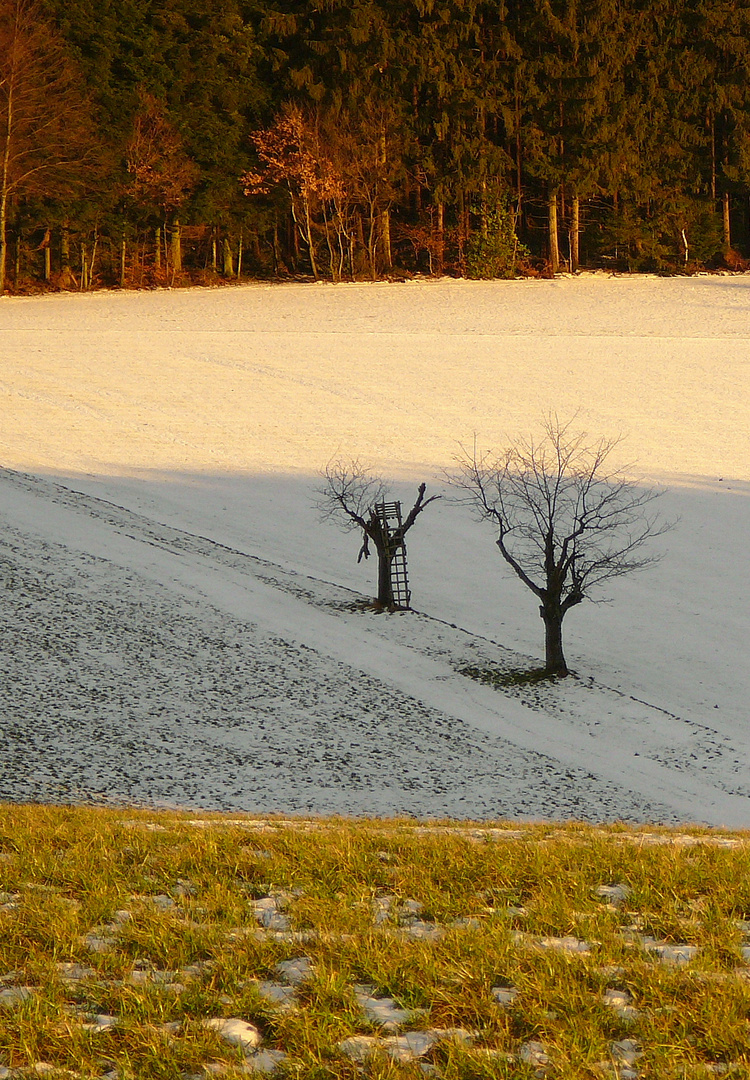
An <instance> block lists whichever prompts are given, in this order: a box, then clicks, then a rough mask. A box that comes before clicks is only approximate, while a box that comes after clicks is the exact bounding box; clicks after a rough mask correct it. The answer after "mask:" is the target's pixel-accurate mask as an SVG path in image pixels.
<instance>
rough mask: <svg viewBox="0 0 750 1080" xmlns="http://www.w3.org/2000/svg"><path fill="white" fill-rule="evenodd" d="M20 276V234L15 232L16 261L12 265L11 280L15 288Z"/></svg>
mask: <svg viewBox="0 0 750 1080" xmlns="http://www.w3.org/2000/svg"><path fill="white" fill-rule="evenodd" d="M20 277H21V234H20V233H16V261H15V266H14V267H13V282H14V285H15V287H16V288H18V282H19V279H20Z"/></svg>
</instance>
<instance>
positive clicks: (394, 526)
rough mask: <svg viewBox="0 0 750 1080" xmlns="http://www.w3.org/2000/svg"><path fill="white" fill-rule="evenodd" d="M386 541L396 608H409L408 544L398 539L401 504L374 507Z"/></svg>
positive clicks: (400, 524)
mask: <svg viewBox="0 0 750 1080" xmlns="http://www.w3.org/2000/svg"><path fill="white" fill-rule="evenodd" d="M373 509H374V511H375V514H376V516H377V518H378V520H379V522H380V527H381V529H382V531H383V536H384V537H385V539H386V551H387V553H388V557H389V559H390V565H391V595H392V596H393V603H394V606H395V607H397V608H408V607H409V604H410V602H411V592H410V590H409V576H408V574H407V571H406V544H405V543H404V540H403V538H402V539H401V541H400V542H399V541H398V539H396V537H397V536H398V534H399V533H400V532H401V526H402V521H401V503H400V502H390V503H387V502H381V503H375V506H374V507H373Z"/></svg>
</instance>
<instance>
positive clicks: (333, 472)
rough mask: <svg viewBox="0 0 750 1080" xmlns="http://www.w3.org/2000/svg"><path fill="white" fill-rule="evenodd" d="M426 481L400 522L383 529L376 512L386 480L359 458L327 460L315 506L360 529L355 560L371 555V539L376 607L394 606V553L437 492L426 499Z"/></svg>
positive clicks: (324, 514)
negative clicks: (375, 566)
mask: <svg viewBox="0 0 750 1080" xmlns="http://www.w3.org/2000/svg"><path fill="white" fill-rule="evenodd" d="M426 489H427V485H426V484H420V485H419V488H418V489H417V497H416V499H415V500H414V505H413V506H412V508H411V510H410V511H409V513H408V514H407V516H406V518H405V520H404V521H403V523H402V524H401V525H400V526H399V527H398V528H396V529H395V530H393V529H391V530H388V529H386V528H384V525H383V521H382V518H381V517H380V516H379V515H378V513H377V506H378V504H379V503H384V502H385V501H386V500H387V498H388V487H387V485H386V483H385V481H384V480H383V479H382V478H381V477H379V476H374V475H373V474H372V473H371V472H370V470H369V469H366V468H365V467H364V466H363V465H361V464H360V462H359V461H329V463H328V465H327V466H326V468H325V472H324V473H323V483H322V486H321V487H320V488H319V489H318V494H319V496H320V498H319V500H318V502H317V507H318V509H319V510H320V512H321V517H322V518H323V520H327V519H331V520H333V521H336V522H337V523H338V524H339V525H341V526H342V527H343V528H344V529H345V530H347V531H348V530H352V529H361V530H362V536H363V542H362V547H361V548H360V551H359V556H358V558H357V562H361V561H362V559H363V558H364V559H367V558H369V556H370V542H372V544H373V547H374V548H375V551H376V552H377V556H378V597H377V603H378V607H380V608H382V609H383V610H385V611H391V610H393V608H394V606H395V605H394V598H393V586H392V580H391V565H392V562H393V558H394V555H395V554H396V552H397V551H398V550H399V548H402V547H403V546H404V537H405V536H406V534H407V532H408V531H409V529H410V528H411V527H412V525H413V524H414V522H415V521H416V520H417V518H418V517H419V515H420V514H421V513H422V511H423V510H424V509H426V508H427V507H428V506H429V505H430V503H431V502H434V501H435V500H436V499H439V498H440V496H439V495H431V496H430V497H429V499H425V491H426Z"/></svg>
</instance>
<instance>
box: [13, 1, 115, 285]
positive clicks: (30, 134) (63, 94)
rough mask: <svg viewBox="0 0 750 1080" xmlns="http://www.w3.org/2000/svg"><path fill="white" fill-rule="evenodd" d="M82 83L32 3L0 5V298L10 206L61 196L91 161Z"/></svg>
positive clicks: (37, 6)
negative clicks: (35, 198)
mask: <svg viewBox="0 0 750 1080" xmlns="http://www.w3.org/2000/svg"><path fill="white" fill-rule="evenodd" d="M93 157H94V143H93V138H92V136H91V129H90V111H89V106H88V103H87V101H86V100H85V97H84V95H83V94H82V93H81V91H80V86H79V77H78V76H77V73H76V72H75V70H74V69H73V67H72V65H71V62H70V59H69V57H68V56H67V54H66V52H65V49H64V47H63V45H62V42H61V41H60V40H59V38H58V37H57V35H56V34H55V33H54V30H53V29H52V27H51V26H50V24H49V23H48V22H47V21H46V19H45V17H44V12H43V9H42V7H41V5H40V4H39V3H38V2H37V0H0V292H2V289H3V287H4V284H5V266H6V256H7V230H8V217H9V212H10V207H11V202H12V200H14V199H18V198H21V197H23V196H27V195H45V196H54V195H65V194H69V193H71V192H73V191H75V190H76V188H77V187H78V186H80V184H81V182H82V179H83V174H84V170H85V168H86V167H87V166H89V165H90V164H91V163H92V160H93Z"/></svg>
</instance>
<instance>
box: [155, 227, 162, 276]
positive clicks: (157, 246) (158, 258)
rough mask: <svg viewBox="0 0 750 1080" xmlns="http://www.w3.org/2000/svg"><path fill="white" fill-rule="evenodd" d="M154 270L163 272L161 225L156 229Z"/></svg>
mask: <svg viewBox="0 0 750 1080" xmlns="http://www.w3.org/2000/svg"><path fill="white" fill-rule="evenodd" d="M154 270H157V271H159V272H161V225H157V226H156V228H155V229H154Z"/></svg>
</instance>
